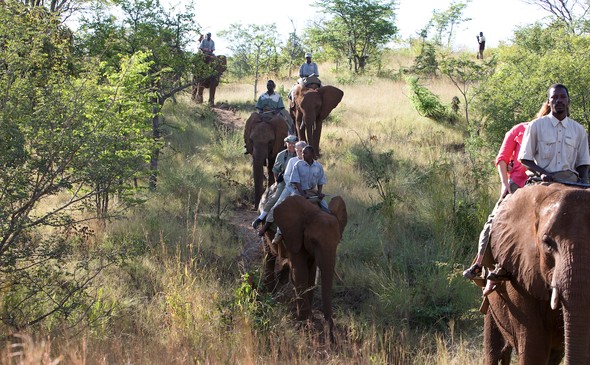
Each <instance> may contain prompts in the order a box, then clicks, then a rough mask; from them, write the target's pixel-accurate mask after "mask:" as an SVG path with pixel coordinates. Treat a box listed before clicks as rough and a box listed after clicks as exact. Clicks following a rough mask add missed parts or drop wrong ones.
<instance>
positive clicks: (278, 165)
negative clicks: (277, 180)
mask: <svg viewBox="0 0 590 365" xmlns="http://www.w3.org/2000/svg"><path fill="white" fill-rule="evenodd" d="M292 157H297V152H295V151H293V153H290V152H289V150H288V149H284V150H282V151H281V152H279V153H278V154H277V158H276V159H275V164H274V165H273V166H272V172H274V173H275V174H277V175H278V174H280V173H281V172H284V173H285V175H286V171H287V163H288V162H289V160H290V159H291V158H292ZM283 178H284V176H283Z"/></svg>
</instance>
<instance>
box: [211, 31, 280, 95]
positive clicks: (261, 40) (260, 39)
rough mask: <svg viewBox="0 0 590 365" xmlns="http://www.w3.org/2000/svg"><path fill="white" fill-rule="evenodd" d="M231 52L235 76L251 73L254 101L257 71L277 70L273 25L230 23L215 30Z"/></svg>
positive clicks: (258, 73) (275, 36) (276, 42)
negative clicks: (223, 27)
mask: <svg viewBox="0 0 590 365" xmlns="http://www.w3.org/2000/svg"><path fill="white" fill-rule="evenodd" d="M219 36H220V37H222V38H224V39H225V40H226V41H227V42H228V48H229V49H230V50H231V51H232V53H233V56H232V62H231V64H230V69H231V71H232V72H233V73H235V74H236V75H237V76H238V77H243V76H254V100H256V97H257V96H258V92H257V87H258V79H259V77H260V74H261V72H265V73H277V72H278V70H279V63H278V58H279V52H278V37H277V26H276V24H267V25H256V24H250V25H246V26H244V25H242V24H232V25H230V27H229V29H226V30H223V31H221V32H219Z"/></svg>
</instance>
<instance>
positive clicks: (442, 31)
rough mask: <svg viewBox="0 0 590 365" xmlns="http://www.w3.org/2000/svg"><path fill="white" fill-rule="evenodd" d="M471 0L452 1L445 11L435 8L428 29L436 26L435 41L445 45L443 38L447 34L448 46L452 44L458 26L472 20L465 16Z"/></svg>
mask: <svg viewBox="0 0 590 365" xmlns="http://www.w3.org/2000/svg"><path fill="white" fill-rule="evenodd" d="M470 2H471V0H467V1H465V2H458V3H455V2H453V3H451V5H450V6H449V8H448V9H447V10H445V11H438V10H434V11H433V12H432V18H431V20H430V22H429V23H428V25H427V27H426V29H428V28H429V27H430V26H432V27H434V31H435V35H434V41H435V43H436V44H438V45H441V46H442V45H443V38H445V36H446V47H450V46H451V41H452V40H453V35H454V32H455V30H456V27H457V26H458V25H459V24H461V23H465V22H468V21H470V20H471V18H465V17H463V12H464V11H465V8H467V5H468V4H469V3H470Z"/></svg>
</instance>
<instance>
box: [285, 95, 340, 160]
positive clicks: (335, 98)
mask: <svg viewBox="0 0 590 365" xmlns="http://www.w3.org/2000/svg"><path fill="white" fill-rule="evenodd" d="M343 96H344V92H343V91H342V90H340V89H338V88H336V87H334V86H330V85H327V86H322V87H320V88H318V89H314V88H307V87H304V86H297V87H296V88H295V89H294V90H293V102H292V103H291V117H292V118H293V120H294V121H295V127H296V128H297V135H298V137H299V140H300V141H307V143H309V144H310V145H312V146H313V148H314V149H315V151H316V154H318V155H319V154H320V137H321V135H322V122H323V121H324V119H326V118H327V117H328V115H330V112H331V111H332V110H334V108H336V106H338V104H339V103H340V101H341V100H342V97H343Z"/></svg>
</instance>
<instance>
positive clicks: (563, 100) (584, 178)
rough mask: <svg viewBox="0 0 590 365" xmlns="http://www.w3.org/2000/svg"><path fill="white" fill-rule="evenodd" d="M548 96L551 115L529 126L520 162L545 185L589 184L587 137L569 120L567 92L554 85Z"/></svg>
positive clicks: (525, 134)
mask: <svg viewBox="0 0 590 365" xmlns="http://www.w3.org/2000/svg"><path fill="white" fill-rule="evenodd" d="M547 96H548V103H549V106H550V107H551V114H548V115H546V116H544V117H541V118H538V119H535V120H534V121H532V122H531V123H530V124H529V126H528V127H527V129H526V131H525V133H524V136H523V139H522V147H521V149H520V153H519V154H518V159H519V160H520V162H521V163H522V164H523V165H524V166H525V167H526V168H527V169H529V170H530V171H533V172H535V173H538V174H539V175H540V176H541V179H542V180H543V181H569V182H582V183H588V166H589V165H590V154H589V152H588V134H587V133H586V130H585V129H584V127H583V126H582V125H580V124H579V123H578V122H576V121H575V120H573V119H571V118H570V117H568V111H569V104H570V99H569V93H568V90H567V88H566V87H565V86H564V85H562V84H554V85H551V87H550V88H549V90H548V91H547Z"/></svg>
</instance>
